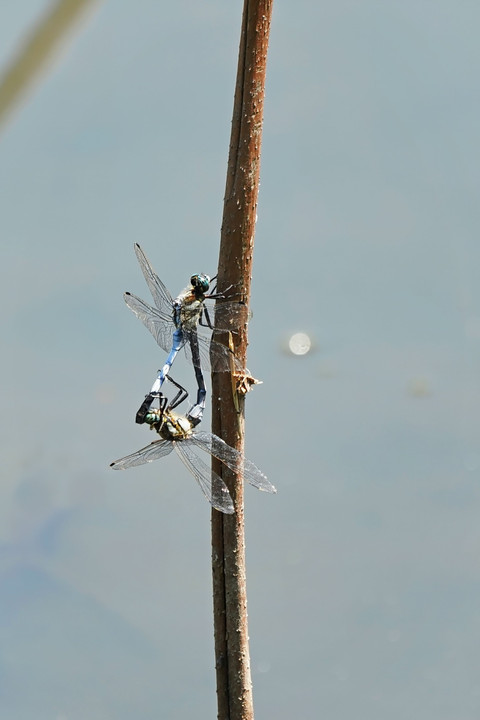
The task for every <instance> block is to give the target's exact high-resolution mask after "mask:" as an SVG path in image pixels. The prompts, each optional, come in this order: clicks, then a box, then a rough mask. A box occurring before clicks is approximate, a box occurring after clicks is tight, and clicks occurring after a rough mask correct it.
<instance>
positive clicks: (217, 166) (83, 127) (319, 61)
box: [0, 0, 480, 720]
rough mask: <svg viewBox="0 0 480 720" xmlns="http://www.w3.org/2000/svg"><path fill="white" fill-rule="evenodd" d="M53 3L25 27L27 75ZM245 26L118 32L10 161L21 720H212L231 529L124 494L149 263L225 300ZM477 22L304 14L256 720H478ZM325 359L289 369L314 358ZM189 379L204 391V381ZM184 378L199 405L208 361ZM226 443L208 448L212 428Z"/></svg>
mask: <svg viewBox="0 0 480 720" xmlns="http://www.w3.org/2000/svg"><path fill="white" fill-rule="evenodd" d="M46 7H47V3H46V2H41V1H40V0H36V1H35V2H33V1H32V0H29V1H28V2H25V3H20V4H19V3H4V4H1V5H0V47H1V48H2V49H1V52H0V61H1V63H2V64H3V67H5V65H6V63H7V62H8V61H9V60H10V59H11V58H12V57H13V56H14V54H15V52H16V51H17V49H18V47H19V45H20V44H21V42H22V40H23V38H24V37H25V34H26V33H28V32H29V31H30V29H31V28H32V27H33V26H34V24H35V22H36V21H37V20H38V18H39V17H40V16H41V14H42V12H43V11H44V10H45V8H46ZM240 19H241V4H240V3H224V2H219V1H218V0H211V2H206V3H198V2H181V3H173V4H172V3H166V2H151V1H150V2H149V1H148V0H140V1H139V2H135V3H133V2H125V1H124V2H113V0H109V1H106V2H103V3H100V4H99V5H98V6H97V7H96V8H95V9H94V10H93V11H91V12H90V13H89V15H88V17H87V19H86V20H85V21H84V22H82V23H81V24H80V25H79V27H78V28H77V30H76V32H74V33H72V34H71V35H70V36H69V39H68V41H67V42H66V43H65V44H64V45H63V47H62V49H61V51H60V52H59V53H58V54H57V56H56V58H55V60H54V62H53V63H52V64H51V65H50V67H49V69H48V71H47V72H45V73H44V74H43V75H42V76H41V77H40V78H39V79H38V80H37V82H36V84H35V86H34V88H33V89H32V90H31V91H30V92H29V93H28V95H27V96H26V97H25V98H24V99H23V102H22V103H21V105H20V106H19V107H17V108H16V111H15V112H14V113H13V114H12V116H11V118H10V120H9V122H8V124H7V125H6V126H4V127H3V129H2V134H1V136H0V193H1V216H0V226H1V238H2V262H1V273H2V277H1V286H2V292H3V302H2V304H1V313H2V347H3V352H2V354H1V373H2V378H3V403H2V406H3V413H2V426H1V437H2V467H3V472H2V482H1V484H0V533H1V538H0V541H1V550H2V553H1V564H0V715H1V717H5V718H8V719H9V720H30V719H32V718H35V720H47V719H48V720H84V719H85V718H88V720H106V719H108V720H110V719H112V720H131V719H132V718H142V720H149V719H150V718H151V719H152V720H153V718H159V717H162V718H168V720H186V719H187V718H196V719H197V720H202V719H205V720H206V719H207V718H212V717H215V714H216V700H215V687H214V668H213V665H214V656H213V639H212V620H211V579H210V537H209V532H210V510H209V506H208V504H207V503H206V502H205V500H204V498H203V497H202V495H201V493H200V492H199V489H198V487H197V486H196V484H195V482H194V481H193V479H192V478H191V476H190V475H189V473H188V472H187V470H185V469H184V468H183V467H181V466H180V463H178V461H177V459H176V458H172V459H170V458H167V459H164V460H162V461H159V462H157V463H155V464H152V465H149V466H145V467H140V468H137V469H135V470H131V471H129V472H125V473H122V474H118V473H114V472H112V471H111V470H109V469H108V464H109V463H110V462H111V461H112V460H114V459H116V458H118V457H121V456H122V455H125V454H127V453H129V452H132V451H134V450H136V449H138V448H140V447H141V446H142V445H144V444H146V443H147V442H149V440H150V439H151V435H150V434H149V433H148V431H147V430H146V429H145V427H139V426H136V425H135V423H134V415H135V411H136V409H137V406H138V405H139V402H140V400H141V398H142V396H143V394H144V393H145V392H146V391H147V390H148V389H149V387H150V385H151V383H152V381H153V379H154V377H155V373H156V370H157V368H158V367H159V366H160V365H161V364H162V362H163V359H164V358H163V356H161V353H160V351H159V350H158V348H157V347H156V345H155V343H154V342H153V340H152V338H151V337H150V335H149V334H148V333H147V332H146V331H145V330H144V328H143V327H142V326H141V325H140V323H139V322H138V321H137V320H136V318H135V317H134V316H133V315H132V314H131V313H129V311H128V310H127V308H126V307H125V305H124V303H123V300H122V293H123V291H124V290H130V291H132V292H135V293H137V294H139V295H140V296H142V297H147V289H146V286H145V284H144V281H143V278H142V276H141V273H140V270H139V268H138V266H137V263H136V260H135V256H134V253H133V243H134V242H135V241H136V242H140V244H141V245H142V247H144V249H145V251H146V252H147V254H148V256H149V257H150V259H151V260H152V263H153V264H154V266H155V267H156V269H157V271H158V273H159V274H160V276H161V277H162V279H163V280H164V281H165V282H166V283H167V284H168V286H169V288H170V289H171V290H172V292H174V293H175V292H178V291H179V290H180V289H181V288H182V287H184V285H185V284H186V281H187V280H188V278H189V277H190V275H191V274H192V273H193V272H207V273H209V274H211V275H213V274H215V272H216V262H217V256H218V243H219V228H220V224H221V213H222V199H223V191H224V178H225V167H226V159H227V150H228V140H229V130H230V119H231V108H232V102H233V85H234V79H235V72H236V59H237V48H238V37H239V28H240ZM479 22H480V7H479V6H478V5H476V4H474V3H453V2H447V1H446V0H439V1H438V2H430V1H427V2H423V3H418V2H412V1H411V0H407V1H404V2H401V3H400V2H392V3H378V2H373V1H372V0H366V2H363V3H353V2H348V1H346V0H345V1H343V2H333V1H330V2H326V3H317V2H312V1H310V2H309V1H307V0H300V1H299V2H297V3H287V2H285V1H284V0H277V2H276V4H275V8H274V18H273V27H272V34H271V48H270V56H269V66H268V83H267V99H266V110H265V123H264V144H263V157H262V172H261V188H260V198H259V210H258V224H257V235H256V246H255V260H254V278H253V298H252V309H253V314H254V316H253V319H252V322H251V325H250V335H249V340H250V347H249V361H248V365H249V368H250V370H251V371H252V372H253V373H254V375H255V376H256V377H258V378H261V379H262V380H263V382H264V384H263V385H260V386H258V387H256V388H255V389H254V391H253V392H252V393H251V394H250V396H249V398H248V401H247V454H248V457H249V458H251V459H252V460H253V461H254V462H255V463H256V464H258V466H259V467H260V468H262V469H263V470H264V471H265V472H266V473H267V474H268V476H269V478H270V479H271V481H272V482H273V483H274V484H275V485H276V487H277V488H278V495H277V496H275V497H271V496H267V495H262V494H260V493H257V492H255V491H254V490H252V489H251V488H250V487H247V489H246V514H247V555H248V589H249V622H250V635H251V651H252V672H253V681H254V698H255V707H256V716H257V717H258V718H269V719H270V718H275V719H276V720H290V719H291V718H292V717H299V718H302V720H316V719H317V718H320V717H321V718H328V719H329V720H350V719H351V718H352V717H355V718H360V719H361V720H385V718H389V720H404V719H405V718H421V719H422V720H474V719H476V718H478V716H479V714H480V659H479V653H478V645H479V630H480V610H479V607H480V604H479V596H480V571H479V563H478V557H479V551H480V523H479V516H480V491H479V477H480V423H479V419H480V418H479V401H480V381H479V377H480V375H479V373H480V283H479V282H478V278H479V269H480V243H479V241H478V232H479V213H480V211H479V204H478V187H479V184H480V183H479V181H480V177H479V175H480V157H479V154H480V153H479V143H478V127H479V126H480V100H479V93H478V77H479V74H480V44H479V43H478V27H479ZM299 331H303V332H307V333H308V334H309V335H310V336H311V338H312V340H313V343H314V348H313V350H312V351H311V352H310V353H309V354H307V355H305V356H304V357H294V356H292V355H290V354H288V353H287V352H286V351H285V349H284V348H285V346H286V343H287V340H288V337H289V336H290V334H291V333H293V332H299ZM177 366H178V367H177ZM174 375H175V377H176V378H178V379H180V380H181V381H184V382H186V383H188V384H189V387H190V388H191V391H192V393H193V390H194V383H193V373H192V372H191V371H190V369H189V368H188V367H186V364H185V362H184V361H183V360H182V358H179V359H178V360H177V361H176V367H175V373H174ZM208 419H209V416H208V417H207V420H208Z"/></svg>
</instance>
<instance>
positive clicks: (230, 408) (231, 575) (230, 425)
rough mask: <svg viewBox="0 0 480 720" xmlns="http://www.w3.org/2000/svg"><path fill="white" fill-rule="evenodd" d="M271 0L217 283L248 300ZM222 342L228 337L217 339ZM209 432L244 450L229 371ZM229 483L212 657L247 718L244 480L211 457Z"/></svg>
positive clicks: (252, 10)
mask: <svg viewBox="0 0 480 720" xmlns="http://www.w3.org/2000/svg"><path fill="white" fill-rule="evenodd" d="M271 13H272V1H271V0H268V1H267V0H245V3H244V9H243V20H242V32H241V39H240V51H239V60H238V71H237V83H236V88H235V101H234V109H233V121H232V134H231V139H230V151H229V160H228V170H227V182H226V189H225V199H224V211H223V222H222V235H221V245H220V256H219V265H218V285H217V287H218V289H219V290H220V291H221V290H222V289H223V288H226V287H229V286H233V292H234V293H235V295H234V297H233V298H232V297H230V298H229V299H238V300H240V301H243V302H245V303H247V305H248V303H249V299H250V282H251V274H252V259H253V243H254V234H255V219H256V213H257V198H258V185H259V173H260V149H261V140H262V123H263V103H264V88H265V71H266V60H267V48H268V39H269V31H270V20H271ZM217 339H221V340H222V341H223V342H227V341H228V340H227V338H226V337H223V338H222V337H220V338H217ZM247 344H248V343H247V327H246V326H245V327H243V328H240V331H239V333H238V335H237V334H236V335H235V354H236V355H237V357H238V358H239V359H240V360H242V361H243V362H244V364H245V360H246V352H247ZM212 411H213V412H212V416H213V421H212V425H213V428H212V429H213V432H214V433H216V434H217V435H220V437H222V438H223V439H224V440H225V442H227V443H228V444H229V445H231V446H232V447H234V448H236V449H237V450H239V451H240V452H242V453H243V448H244V396H238V404H237V407H236V406H235V403H234V398H233V392H232V379H231V377H230V376H229V375H228V373H219V374H216V375H214V376H213V377H212ZM214 469H215V471H216V472H218V473H220V474H222V476H223V477H224V479H225V482H226V483H227V485H228V487H229V489H230V493H231V495H232V498H233V501H234V503H235V509H236V512H235V514H234V515H228V516H227V515H223V514H222V513H220V512H217V511H216V510H213V512H212V566H213V602H214V623H215V659H216V672H217V696H218V718H219V720H252V719H253V697H252V681H251V675H250V656H249V647H248V623H247V592H246V577H245V534H244V506H243V481H242V479H241V476H237V475H236V474H234V473H232V472H230V471H228V472H227V471H226V469H225V467H224V466H221V465H220V464H218V463H215V465H214Z"/></svg>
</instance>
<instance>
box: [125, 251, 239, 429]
mask: <svg viewBox="0 0 480 720" xmlns="http://www.w3.org/2000/svg"><path fill="white" fill-rule="evenodd" d="M134 249H135V254H136V256H137V259H138V262H139V264H140V268H141V270H142V273H143V276H144V278H145V280H146V283H147V285H148V287H149V289H150V292H151V294H152V297H153V300H154V303H155V307H152V306H151V305H149V304H148V303H146V302H145V301H144V300H142V299H141V298H139V297H137V296H136V295H133V294H132V293H128V292H127V293H125V294H124V299H125V302H126V304H127V305H128V307H129V308H130V310H132V312H134V313H135V315H136V316H137V317H138V318H139V320H141V322H142V323H143V324H144V325H145V327H146V328H147V330H148V331H149V332H150V333H151V334H152V335H153V337H154V338H155V340H156V342H157V344H158V345H159V346H160V347H161V348H162V349H163V350H165V351H166V352H168V353H169V354H168V357H167V359H166V361H165V364H164V365H163V367H162V368H161V369H160V370H159V371H158V375H157V378H156V380H155V382H154V384H153V386H152V389H151V391H150V393H149V394H148V395H147V396H146V397H145V400H144V402H143V403H142V406H141V407H140V409H139V410H138V412H137V416H136V422H137V423H143V422H145V416H146V414H147V413H148V409H149V407H150V406H151V404H152V402H153V400H154V399H155V397H156V395H157V393H158V392H159V391H160V388H161V387H162V385H163V383H164V381H165V378H166V377H167V375H168V372H169V370H170V368H171V367H172V365H173V362H174V360H175V357H176V356H177V354H178V353H179V351H180V350H181V349H182V348H185V352H186V353H187V356H188V357H189V359H190V360H191V362H192V363H193V366H194V370H195V376H196V379H197V385H198V388H199V392H200V393H201V395H202V397H203V402H205V397H206V390H205V383H204V380H203V373H202V364H203V366H204V367H209V366H210V367H211V369H212V370H213V371H217V372H228V371H230V370H231V369H232V367H233V369H234V371H236V372H238V373H240V372H241V371H242V370H243V368H242V365H241V363H240V361H239V360H238V358H236V357H235V355H234V353H233V352H232V350H231V349H230V348H229V347H227V346H224V345H222V344H221V343H218V342H216V341H214V340H211V339H210V337H205V336H204V335H202V334H201V333H200V332H199V328H200V327H208V328H209V329H210V330H226V331H230V332H231V331H234V329H235V328H238V327H239V325H240V324H241V323H242V322H247V320H248V311H247V307H246V305H245V304H244V303H241V302H232V301H229V302H225V303H222V304H221V305H217V306H216V307H214V308H213V307H212V308H207V306H206V305H205V304H204V303H205V300H214V299H220V298H224V297H225V294H224V293H209V292H208V291H209V289H210V283H211V282H212V280H214V279H215V278H210V277H209V276H208V275H205V274H197V275H192V277H191V279H190V286H189V287H187V288H185V290H183V291H182V292H181V293H180V294H179V295H178V296H177V297H176V298H175V299H174V298H173V297H172V295H171V294H170V293H169V291H168V290H167V288H166V287H165V285H164V284H163V282H162V281H161V280H160V278H159V277H158V275H157V273H156V272H155V270H154V269H153V267H152V265H151V264H150V262H149V260H148V258H147V256H146V255H145V253H144V252H143V250H142V248H141V247H140V245H139V244H138V243H135V244H134ZM230 289H231V288H227V291H228V290H230Z"/></svg>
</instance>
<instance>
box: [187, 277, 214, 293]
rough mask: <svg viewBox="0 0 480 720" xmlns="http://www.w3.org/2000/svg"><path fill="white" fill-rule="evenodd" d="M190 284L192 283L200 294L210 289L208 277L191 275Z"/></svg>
mask: <svg viewBox="0 0 480 720" xmlns="http://www.w3.org/2000/svg"><path fill="white" fill-rule="evenodd" d="M190 282H191V283H192V285H193V287H194V288H198V289H199V290H201V291H202V292H204V293H205V292H207V290H208V288H209V287H210V278H209V277H208V275H203V274H201V275H192V277H191V278H190Z"/></svg>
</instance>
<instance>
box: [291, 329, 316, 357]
mask: <svg viewBox="0 0 480 720" xmlns="http://www.w3.org/2000/svg"><path fill="white" fill-rule="evenodd" d="M288 347H289V348H290V352H292V353H293V354H294V355H306V354H307V353H308V351H309V350H310V348H311V347H312V341H311V340H310V338H309V337H308V335H307V334H306V333H295V335H292V337H291V338H290V340H289V341H288Z"/></svg>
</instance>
